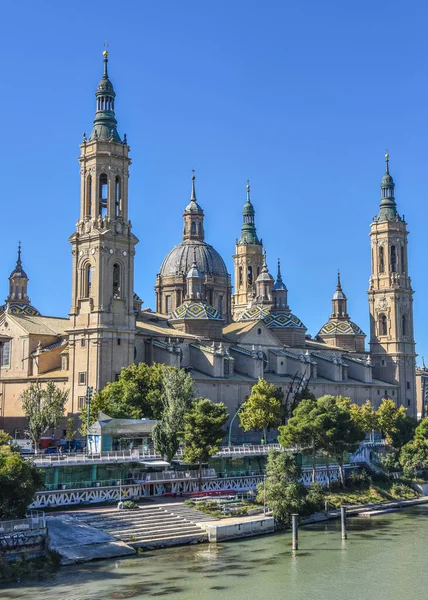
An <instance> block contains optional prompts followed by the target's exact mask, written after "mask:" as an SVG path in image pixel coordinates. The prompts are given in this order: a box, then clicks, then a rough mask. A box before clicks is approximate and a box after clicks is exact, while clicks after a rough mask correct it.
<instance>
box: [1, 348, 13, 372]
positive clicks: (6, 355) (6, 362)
mask: <svg viewBox="0 0 428 600" xmlns="http://www.w3.org/2000/svg"><path fill="white" fill-rule="evenodd" d="M10 350H11V342H3V344H0V352H1V366H2V367H9V366H10Z"/></svg>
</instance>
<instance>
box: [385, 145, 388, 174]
mask: <svg viewBox="0 0 428 600" xmlns="http://www.w3.org/2000/svg"><path fill="white" fill-rule="evenodd" d="M385 162H386V172H387V173H388V175H389V153H388V148H387V149H386V154H385Z"/></svg>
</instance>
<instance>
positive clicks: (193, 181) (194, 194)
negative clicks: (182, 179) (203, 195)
mask: <svg viewBox="0 0 428 600" xmlns="http://www.w3.org/2000/svg"><path fill="white" fill-rule="evenodd" d="M195 179H196V177H195V169H192V195H191V196H190V200H191V201H192V200H193V202H196V189H195Z"/></svg>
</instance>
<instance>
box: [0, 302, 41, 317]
mask: <svg viewBox="0 0 428 600" xmlns="http://www.w3.org/2000/svg"><path fill="white" fill-rule="evenodd" d="M6 311H7V312H8V313H10V314H12V315H25V316H27V317H39V316H40V313H39V311H38V310H37V308H34V306H31V305H30V304H24V303H20V302H8V303H7V304H3V306H0V315H2V314H3V313H5V312H6Z"/></svg>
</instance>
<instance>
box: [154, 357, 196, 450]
mask: <svg viewBox="0 0 428 600" xmlns="http://www.w3.org/2000/svg"><path fill="white" fill-rule="evenodd" d="M163 390H164V393H163V397H162V405H163V410H162V418H161V420H160V421H158V422H157V423H156V425H155V426H154V428H153V443H154V446H155V448H156V450H157V451H158V452H159V453H160V454H162V456H164V457H165V458H166V460H168V461H170V460H171V459H172V458H173V457H174V455H175V454H176V452H177V450H178V448H179V446H180V441H181V438H182V433H183V429H184V415H185V414H186V412H187V411H188V410H189V408H190V406H191V404H192V401H193V399H194V390H193V380H192V377H191V376H190V374H189V373H186V372H185V371H184V370H183V369H171V368H168V367H164V369H163Z"/></svg>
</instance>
